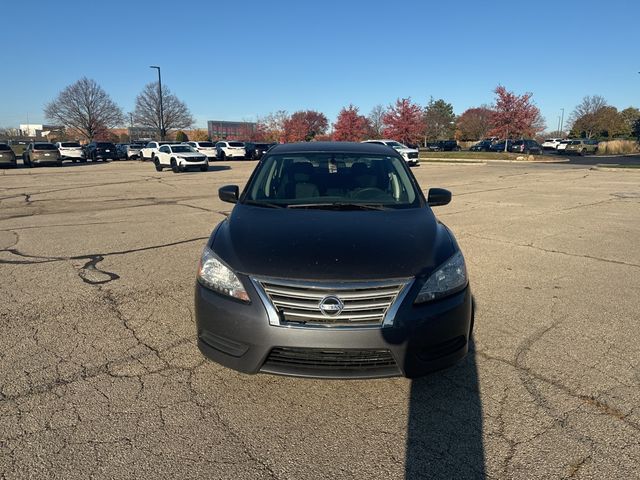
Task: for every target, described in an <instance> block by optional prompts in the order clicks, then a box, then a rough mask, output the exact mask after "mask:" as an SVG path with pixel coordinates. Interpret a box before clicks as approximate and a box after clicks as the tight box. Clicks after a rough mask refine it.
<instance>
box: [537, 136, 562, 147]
mask: <svg viewBox="0 0 640 480" xmlns="http://www.w3.org/2000/svg"><path fill="white" fill-rule="evenodd" d="M560 142H562V138H547V139H546V140H545V141H544V142H542V148H543V150H556V149H557V148H558V145H560Z"/></svg>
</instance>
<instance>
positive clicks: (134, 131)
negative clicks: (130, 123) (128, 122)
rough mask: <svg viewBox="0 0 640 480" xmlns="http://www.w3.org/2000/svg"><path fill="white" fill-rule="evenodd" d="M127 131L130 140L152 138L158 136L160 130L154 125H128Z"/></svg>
mask: <svg viewBox="0 0 640 480" xmlns="http://www.w3.org/2000/svg"><path fill="white" fill-rule="evenodd" d="M127 132H128V133H129V138H131V140H154V139H156V138H160V132H159V131H158V129H157V128H154V127H129V128H128V129H127Z"/></svg>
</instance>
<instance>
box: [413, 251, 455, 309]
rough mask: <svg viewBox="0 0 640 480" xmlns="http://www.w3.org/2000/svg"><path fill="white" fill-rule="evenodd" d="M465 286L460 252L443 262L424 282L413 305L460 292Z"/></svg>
mask: <svg viewBox="0 0 640 480" xmlns="http://www.w3.org/2000/svg"><path fill="white" fill-rule="evenodd" d="M466 285H467V268H466V267H465V264H464V257H463V256H462V252H460V251H458V252H457V253H455V254H454V255H452V256H451V257H450V258H449V260H447V261H446V262H444V263H443V264H442V265H440V267H439V268H438V270H436V271H435V272H434V273H433V274H431V276H430V277H429V279H428V280H427V281H426V282H425V284H424V285H423V287H422V289H421V290H420V293H419V294H418V296H417V298H416V301H415V302H414V303H424V302H429V301H431V300H435V299H437V298H442V297H445V296H447V295H450V294H452V293H455V292H458V291H460V290H462V289H463V288H464V287H465V286H466Z"/></svg>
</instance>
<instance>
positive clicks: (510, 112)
mask: <svg viewBox="0 0 640 480" xmlns="http://www.w3.org/2000/svg"><path fill="white" fill-rule="evenodd" d="M494 92H495V94H496V104H495V107H494V109H493V113H492V115H491V123H492V126H493V128H492V129H491V131H489V134H490V135H497V136H499V137H501V138H522V137H533V136H535V134H536V133H538V132H541V131H543V130H544V129H545V125H544V120H543V119H542V116H541V115H540V110H539V109H538V107H536V106H535V104H534V103H533V102H532V101H531V97H532V96H533V94H532V93H525V94H523V95H516V94H515V93H513V92H509V91H508V90H507V89H506V88H504V87H503V86H502V85H498V86H497V87H496V89H495V90H494Z"/></svg>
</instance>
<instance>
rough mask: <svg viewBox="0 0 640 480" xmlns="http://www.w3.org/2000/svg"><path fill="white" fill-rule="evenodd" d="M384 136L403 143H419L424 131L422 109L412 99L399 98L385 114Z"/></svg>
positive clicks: (383, 119)
mask: <svg viewBox="0 0 640 480" xmlns="http://www.w3.org/2000/svg"><path fill="white" fill-rule="evenodd" d="M382 121H383V122H384V125H385V128H384V136H385V137H388V138H390V139H393V140H398V141H400V142H403V143H418V142H419V141H420V138H422V132H423V131H424V122H423V121H422V108H420V106H419V105H416V104H415V103H413V102H412V101H411V99H410V98H399V99H398V100H396V104H395V105H390V106H389V108H388V110H387V111H386V112H385V114H384V116H383V118H382Z"/></svg>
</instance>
